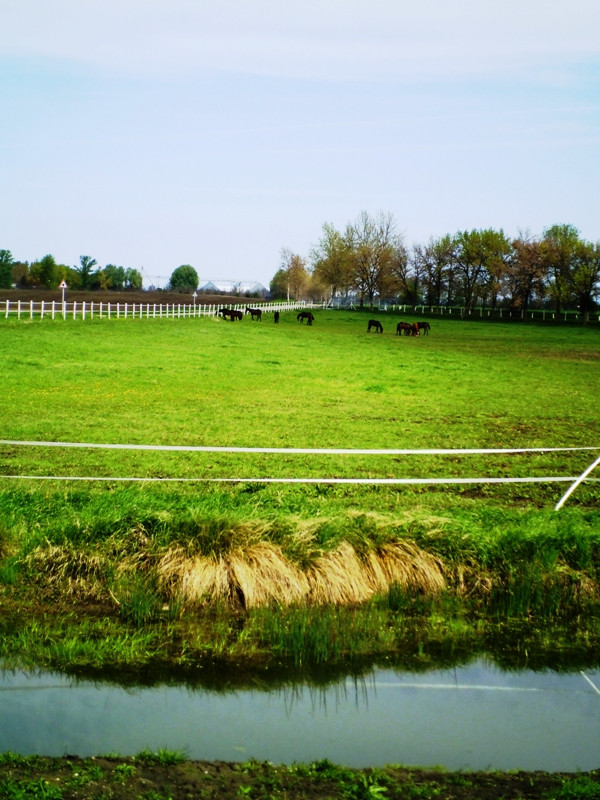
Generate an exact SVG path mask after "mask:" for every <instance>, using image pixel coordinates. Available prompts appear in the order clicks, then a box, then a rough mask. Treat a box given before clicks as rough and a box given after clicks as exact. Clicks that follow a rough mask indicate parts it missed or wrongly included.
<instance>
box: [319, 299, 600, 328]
mask: <svg viewBox="0 0 600 800" xmlns="http://www.w3.org/2000/svg"><path fill="white" fill-rule="evenodd" d="M324 307H325V308H333V309H336V310H341V309H349V308H350V309H358V308H359V306H358V305H357V304H356V303H353V302H349V301H338V300H335V299H334V300H333V301H330V302H329V303H326V304H324ZM363 309H364V310H365V311H366V310H367V306H363ZM377 310H378V311H391V312H396V313H398V314H411V315H414V314H416V315H419V316H426V317H447V318H450V319H494V320H504V321H515V322H519V321H520V322H527V321H536V320H537V321H541V322H578V323H583V322H584V321H586V320H585V319H584V315H583V314H582V313H581V312H579V311H571V310H569V311H553V310H552V309H547V308H533V309H527V310H524V309H516V310H510V309H508V308H486V307H484V306H477V307H475V308H465V307H464V306H430V305H425V304H419V305H418V306H415V305H410V304H409V303H387V302H381V301H380V302H378V303H377ZM587 322H589V323H600V313H590V314H589V315H588V317H587Z"/></svg>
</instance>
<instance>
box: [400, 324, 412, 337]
mask: <svg viewBox="0 0 600 800" xmlns="http://www.w3.org/2000/svg"><path fill="white" fill-rule="evenodd" d="M403 331H404V335H405V336H410V335H411V333H412V328H411V326H410V325H409V324H408V322H399V323H398V324H397V325H396V336H402V332H403Z"/></svg>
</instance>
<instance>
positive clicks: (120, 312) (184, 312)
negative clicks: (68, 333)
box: [4, 300, 306, 320]
mask: <svg viewBox="0 0 600 800" xmlns="http://www.w3.org/2000/svg"><path fill="white" fill-rule="evenodd" d="M305 306H306V302H305V301H303V300H302V301H291V302H283V301H281V302H275V303H256V304H253V305H252V306H251V307H252V308H260V310H261V311H262V312H263V313H265V314H267V313H273V312H275V311H292V310H295V309H297V308H305ZM247 307H250V306H249V305H248V303H239V304H236V305H231V304H229V303H226V302H223V303H220V304H219V305H215V304H211V305H201V304H199V303H194V304H192V303H104V302H102V303H101V302H98V303H94V302H91V303H87V302H85V301H82V302H77V301H73V302H69V303H67V302H64V303H63V302H61V301H60V300H41V301H34V300H30V301H29V302H27V301H23V300H12V301H11V300H6V301H5V304H4V318H5V319H8V318H9V316H11V315H12V316H13V317H16V318H17V319H33V318H34V317H39V318H40V319H44V318H46V319H56V318H62V319H67V318H69V319H79V320H85V319H174V318H182V317H214V316H215V315H216V314H217V313H218V311H219V309H220V308H233V309H234V310H236V311H244V310H245V309H246V308H247Z"/></svg>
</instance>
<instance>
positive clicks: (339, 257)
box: [310, 223, 353, 297]
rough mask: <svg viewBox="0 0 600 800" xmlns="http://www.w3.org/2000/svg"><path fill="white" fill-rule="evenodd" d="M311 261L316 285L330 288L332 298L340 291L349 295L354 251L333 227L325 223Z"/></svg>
mask: <svg viewBox="0 0 600 800" xmlns="http://www.w3.org/2000/svg"><path fill="white" fill-rule="evenodd" d="M310 260H311V263H312V276H313V281H314V283H315V284H316V285H318V286H321V287H329V294H330V297H333V296H334V295H335V294H337V293H338V292H339V291H341V292H343V293H344V294H347V292H348V289H349V288H350V286H351V285H352V278H353V275H352V267H353V261H352V251H351V249H350V248H349V246H348V243H347V242H346V240H345V239H344V237H343V236H342V234H341V233H340V232H339V231H337V230H336V229H335V228H334V227H333V225H331V224H329V223H325V225H323V234H322V236H321V239H320V240H319V243H318V244H317V246H316V247H314V248H313V250H312V252H311V255H310Z"/></svg>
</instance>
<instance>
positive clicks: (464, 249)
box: [270, 211, 600, 319]
mask: <svg viewBox="0 0 600 800" xmlns="http://www.w3.org/2000/svg"><path fill="white" fill-rule="evenodd" d="M270 288H271V293H272V294H273V295H274V296H276V297H286V296H289V297H292V298H294V299H297V298H299V297H301V296H307V297H312V298H313V299H317V298H318V297H325V298H327V299H329V298H333V297H337V296H342V297H343V296H353V297H356V298H357V299H358V302H359V304H360V305H369V306H370V307H372V306H373V303H374V300H375V298H377V299H378V300H379V301H389V302H397V303H398V304H407V305H413V306H416V305H429V306H459V307H461V308H464V309H465V311H466V312H468V311H469V310H473V309H474V308H475V307H476V306H484V307H487V308H491V309H495V308H507V309H509V310H511V311H517V310H519V311H527V309H528V308H553V309H554V310H556V311H564V310H570V309H577V310H578V311H579V312H580V313H581V314H582V315H583V318H584V319H587V318H588V316H589V313H590V312H591V311H592V310H594V309H595V308H596V307H597V301H598V296H599V292H600V242H596V243H593V242H589V241H586V240H584V239H583V238H582V237H581V235H580V233H579V231H578V230H577V228H575V227H574V226H573V225H552V226H551V227H549V228H547V229H545V230H544V232H543V234H542V236H539V237H535V236H532V235H530V234H528V233H520V234H519V236H518V237H516V238H510V237H508V236H506V234H505V233H504V231H503V230H501V229H500V230H494V229H492V228H487V229H483V230H470V231H468V230H465V231H458V232H457V233H455V234H453V235H452V234H445V235H444V236H440V237H437V238H435V237H431V238H430V239H429V241H428V242H427V243H426V244H415V245H413V246H412V247H411V248H408V247H407V246H406V244H405V241H404V236H403V234H401V233H399V232H398V229H397V224H396V222H395V220H394V217H393V216H392V215H391V214H389V213H384V212H380V213H379V214H377V215H374V216H373V215H370V214H368V213H367V212H364V211H363V212H362V213H361V214H360V215H359V217H358V218H357V219H356V220H355V221H354V222H351V223H348V224H347V226H346V228H345V230H343V231H340V230H337V229H336V228H335V227H334V226H333V225H331V224H329V223H326V224H324V225H323V228H322V234H321V238H320V239H319V241H318V243H317V245H316V246H314V247H313V248H312V249H311V251H310V253H309V255H308V257H307V258H303V257H301V256H299V255H298V254H295V253H293V252H291V251H290V250H289V249H287V248H284V249H283V250H282V252H281V266H280V269H279V270H278V272H277V273H276V274H275V276H274V278H273V280H272V281H271V287H270Z"/></svg>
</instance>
